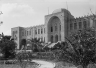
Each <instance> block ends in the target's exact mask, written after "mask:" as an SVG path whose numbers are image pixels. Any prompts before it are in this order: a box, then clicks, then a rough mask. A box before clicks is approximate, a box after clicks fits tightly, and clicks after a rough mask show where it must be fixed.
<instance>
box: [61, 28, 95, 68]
mask: <svg viewBox="0 0 96 68" xmlns="http://www.w3.org/2000/svg"><path fill="white" fill-rule="evenodd" d="M66 40H67V44H68V48H64V49H63V52H62V55H61V57H60V58H62V60H63V61H66V62H70V63H73V64H74V65H76V66H78V65H82V66H83V68H87V66H88V64H90V63H91V62H92V63H96V31H95V30H93V29H85V30H80V31H78V32H77V33H75V34H72V35H71V36H70V38H66ZM70 49H71V50H70Z"/></svg>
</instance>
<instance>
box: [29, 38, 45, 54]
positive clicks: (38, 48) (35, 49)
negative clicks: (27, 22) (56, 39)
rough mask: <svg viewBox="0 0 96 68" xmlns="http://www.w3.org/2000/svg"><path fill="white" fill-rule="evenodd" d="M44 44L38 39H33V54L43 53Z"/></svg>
mask: <svg viewBox="0 0 96 68" xmlns="http://www.w3.org/2000/svg"><path fill="white" fill-rule="evenodd" d="M41 43H42V42H40V39H37V38H34V39H33V38H32V39H31V46H32V50H33V52H39V51H42V47H43V46H42V44H41Z"/></svg>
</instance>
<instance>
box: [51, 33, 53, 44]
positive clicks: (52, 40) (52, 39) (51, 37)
mask: <svg viewBox="0 0 96 68" xmlns="http://www.w3.org/2000/svg"><path fill="white" fill-rule="evenodd" d="M51 43H53V35H51Z"/></svg>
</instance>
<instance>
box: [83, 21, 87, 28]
mask: <svg viewBox="0 0 96 68" xmlns="http://www.w3.org/2000/svg"><path fill="white" fill-rule="evenodd" d="M83 27H84V28H85V29H86V28H87V22H86V21H84V22H83Z"/></svg>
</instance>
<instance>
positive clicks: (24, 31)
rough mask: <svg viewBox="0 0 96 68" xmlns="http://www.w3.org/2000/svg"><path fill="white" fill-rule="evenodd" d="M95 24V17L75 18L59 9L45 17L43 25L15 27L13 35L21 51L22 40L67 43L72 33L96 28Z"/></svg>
mask: <svg viewBox="0 0 96 68" xmlns="http://www.w3.org/2000/svg"><path fill="white" fill-rule="evenodd" d="M95 22H96V21H95V15H90V16H85V17H79V18H74V16H73V15H72V14H71V13H70V12H69V11H68V10H66V9H58V10H55V11H54V12H53V13H52V14H49V15H46V16H45V23H44V24H43V25H38V26H32V27H27V28H25V27H14V28H12V29H11V32H12V33H11V34H12V38H14V40H15V42H16V43H17V48H18V49H19V48H20V46H19V45H20V42H21V40H22V39H32V38H37V39H38V38H40V40H41V41H43V42H45V43H48V42H51V43H54V42H57V41H65V37H68V36H70V34H71V33H72V32H75V31H77V30H81V29H85V28H89V27H92V28H96V23H95Z"/></svg>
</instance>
